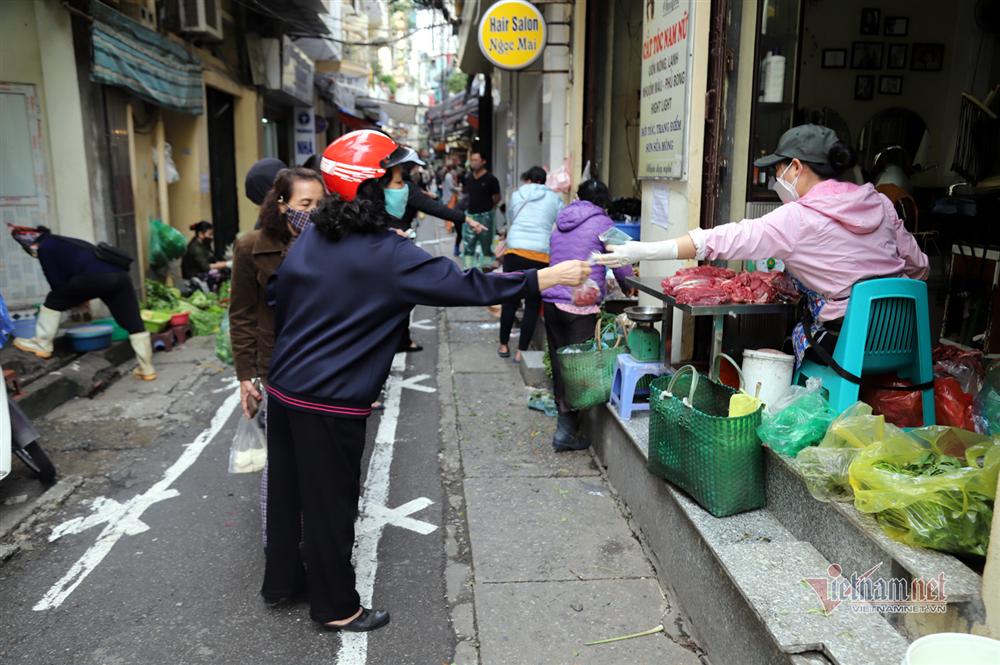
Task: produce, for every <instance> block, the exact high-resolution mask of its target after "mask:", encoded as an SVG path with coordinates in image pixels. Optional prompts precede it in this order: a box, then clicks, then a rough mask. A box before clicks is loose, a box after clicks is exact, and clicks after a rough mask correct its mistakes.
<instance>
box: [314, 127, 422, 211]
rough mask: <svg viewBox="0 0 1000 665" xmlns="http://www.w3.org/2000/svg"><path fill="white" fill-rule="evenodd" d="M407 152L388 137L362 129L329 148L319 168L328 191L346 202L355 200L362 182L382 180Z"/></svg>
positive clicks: (373, 130) (376, 131)
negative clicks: (374, 179)
mask: <svg viewBox="0 0 1000 665" xmlns="http://www.w3.org/2000/svg"><path fill="white" fill-rule="evenodd" d="M406 150H407V149H406V148H404V147H403V146H401V145H399V144H398V143H396V142H395V141H394V140H392V137H390V136H389V135H388V134H385V133H383V132H380V131H378V130H375V129H358V130H356V131H353V132H348V133H347V134H344V135H343V136H341V137H340V138H338V139H337V140H335V141H334V142H333V143H331V144H330V145H328V146H327V147H326V150H324V151H323V159H322V160H321V161H320V167H319V168H320V171H321V172H322V173H323V181H324V182H326V188H327V189H328V190H329V191H331V192H334V193H335V194H337V195H338V196H339V197H340V198H342V199H344V200H345V201H352V200H353V199H354V197H355V196H357V193H358V186H359V185H360V184H361V183H362V182H364V181H365V180H369V179H371V178H381V177H382V176H383V175H384V174H385V172H386V170H387V169H389V168H391V167H392V166H395V164H396V163H398V161H399V157H401V156H402V154H403V153H405V152H406Z"/></svg>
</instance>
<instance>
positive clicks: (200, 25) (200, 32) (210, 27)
mask: <svg viewBox="0 0 1000 665" xmlns="http://www.w3.org/2000/svg"><path fill="white" fill-rule="evenodd" d="M179 6H180V14H181V32H183V33H185V34H188V35H192V36H196V37H200V38H202V39H206V40H215V41H222V7H221V0H179Z"/></svg>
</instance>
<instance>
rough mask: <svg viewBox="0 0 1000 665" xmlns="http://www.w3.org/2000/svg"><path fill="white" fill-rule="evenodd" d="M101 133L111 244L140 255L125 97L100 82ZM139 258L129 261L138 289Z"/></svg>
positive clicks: (134, 282)
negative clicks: (108, 183) (108, 190)
mask: <svg viewBox="0 0 1000 665" xmlns="http://www.w3.org/2000/svg"><path fill="white" fill-rule="evenodd" d="M103 92H104V137H105V141H106V142H107V146H108V170H107V173H108V177H109V178H110V180H111V227H110V230H113V232H114V239H113V242H114V244H115V245H116V246H117V247H118V248H119V249H121V250H123V251H125V252H128V253H129V254H131V255H132V256H136V257H137V256H139V250H138V244H139V243H138V236H137V233H136V228H135V199H134V197H133V196H132V165H131V162H130V161H129V148H128V143H129V141H128V138H129V136H128V113H129V106H128V101H127V98H126V97H125V95H124V94H122V93H121V92H120V91H118V90H116V89H115V88H111V87H108V86H103ZM139 270H140V268H139V262H138V261H135V262H133V263H132V270H131V277H132V284H133V286H134V287H135V289H136V290H137V291H139V290H141V286H142V278H141V275H140V274H139Z"/></svg>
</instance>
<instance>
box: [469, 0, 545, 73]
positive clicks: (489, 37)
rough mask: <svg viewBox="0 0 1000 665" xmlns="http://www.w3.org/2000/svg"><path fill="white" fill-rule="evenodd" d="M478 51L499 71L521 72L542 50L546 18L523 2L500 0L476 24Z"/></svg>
mask: <svg viewBox="0 0 1000 665" xmlns="http://www.w3.org/2000/svg"><path fill="white" fill-rule="evenodd" d="M479 49H480V50H481V51H482V52H483V55H484V56H486V59H487V60H489V61H490V62H492V63H493V64H494V65H496V66H497V67H499V68H500V69H524V68H525V67H527V66H528V65H530V64H531V63H533V62H534V61H535V60H537V59H538V57H539V56H540V55H541V54H542V51H543V50H545V17H544V16H542V13H541V12H540V11H538V7H536V6H534V5H533V4H531V3H530V2H527V1H526V0H499V2H495V3H493V5H492V6H491V7H490V8H489V9H487V10H486V13H485V14H483V18H482V20H481V21H480V22H479Z"/></svg>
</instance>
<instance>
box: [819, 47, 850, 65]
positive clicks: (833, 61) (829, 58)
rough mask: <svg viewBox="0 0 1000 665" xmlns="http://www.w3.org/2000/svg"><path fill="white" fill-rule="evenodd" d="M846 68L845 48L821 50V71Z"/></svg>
mask: <svg viewBox="0 0 1000 665" xmlns="http://www.w3.org/2000/svg"><path fill="white" fill-rule="evenodd" d="M845 67H847V49H846V48H825V49H823V69H844V68H845Z"/></svg>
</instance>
